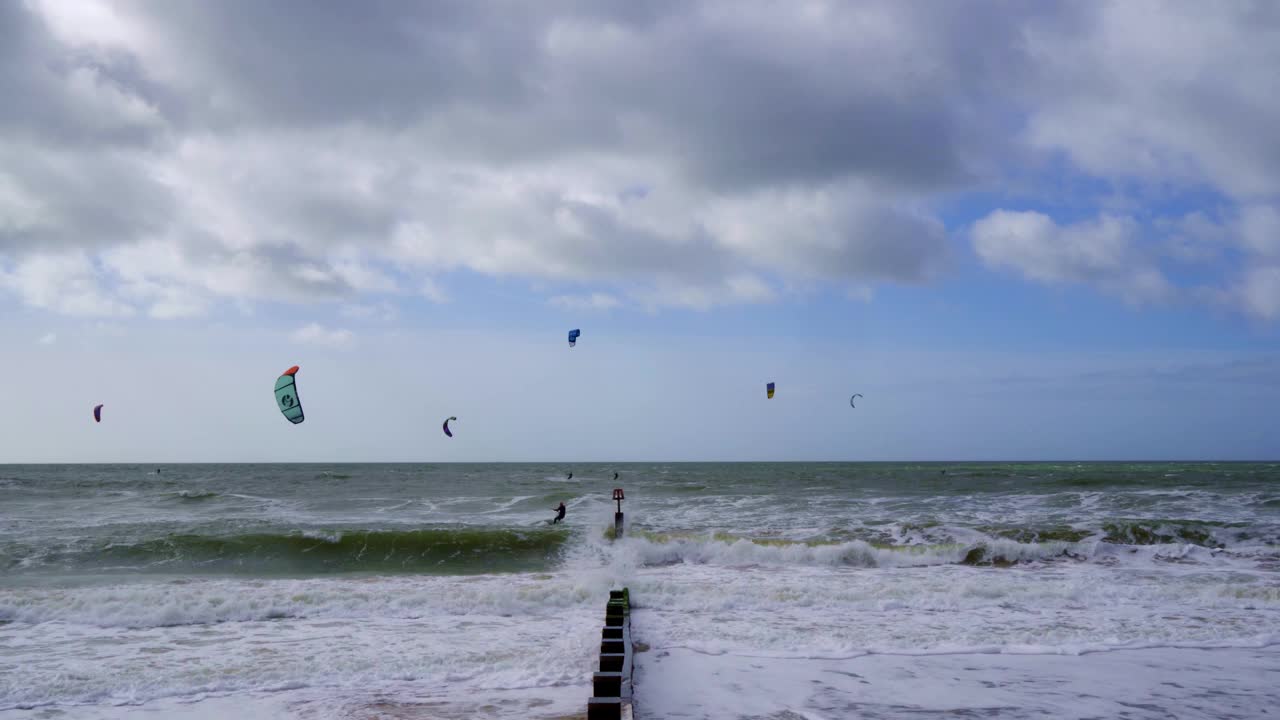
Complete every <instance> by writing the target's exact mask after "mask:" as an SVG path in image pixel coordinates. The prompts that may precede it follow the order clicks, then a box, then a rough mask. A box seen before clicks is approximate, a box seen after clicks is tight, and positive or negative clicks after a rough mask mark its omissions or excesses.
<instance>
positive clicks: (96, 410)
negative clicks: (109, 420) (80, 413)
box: [93, 405, 102, 422]
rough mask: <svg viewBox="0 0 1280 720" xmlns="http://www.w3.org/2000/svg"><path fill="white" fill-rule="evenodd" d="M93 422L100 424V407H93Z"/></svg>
mask: <svg viewBox="0 0 1280 720" xmlns="http://www.w3.org/2000/svg"><path fill="white" fill-rule="evenodd" d="M93 421H94V422H102V405H94V406H93Z"/></svg>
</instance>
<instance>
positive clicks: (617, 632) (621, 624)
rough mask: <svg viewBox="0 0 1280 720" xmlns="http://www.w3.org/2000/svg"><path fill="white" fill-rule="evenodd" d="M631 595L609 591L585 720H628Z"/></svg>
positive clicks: (630, 673)
mask: <svg viewBox="0 0 1280 720" xmlns="http://www.w3.org/2000/svg"><path fill="white" fill-rule="evenodd" d="M632 667H633V665H632V662H631V591H630V590H629V589H628V588H623V589H621V590H610V591H609V604H608V605H606V606H605V611H604V628H603V629H602V630H601V631H600V665H599V670H598V671H597V672H595V673H594V674H593V675H592V676H591V688H592V697H591V698H590V699H588V700H587V720H618V719H619V718H627V719H628V720H630V718H631V675H632Z"/></svg>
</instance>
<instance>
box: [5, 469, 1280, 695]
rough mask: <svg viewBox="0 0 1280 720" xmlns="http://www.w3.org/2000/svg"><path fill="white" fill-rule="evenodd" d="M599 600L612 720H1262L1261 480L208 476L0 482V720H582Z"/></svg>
mask: <svg viewBox="0 0 1280 720" xmlns="http://www.w3.org/2000/svg"><path fill="white" fill-rule="evenodd" d="M615 472H616V473H618V479H617V480H614V479H613V474H614V473H615ZM570 473H572V478H570V477H569V474H570ZM614 488H623V489H624V492H625V497H626V499H625V501H624V502H623V504H622V510H623V512H624V513H625V526H624V531H623V533H622V536H621V537H614V536H613V533H612V532H611V528H612V526H613V520H614V512H615V503H614V501H613V500H612V491H613V489H614ZM562 501H563V502H564V503H565V504H566V506H567V508H568V512H567V515H566V517H565V520H564V522H562V523H560V524H555V525H552V524H550V522H549V521H550V519H551V518H552V517H553V515H554V510H553V509H554V508H555V507H556V506H557V505H558V504H559V503H560V502H562ZM621 587H628V588H630V593H631V598H632V604H633V607H634V611H633V614H632V635H633V639H634V641H635V643H636V645H635V656H634V657H635V676H634V679H635V695H634V712H635V717H637V718H644V719H653V720H658V719H664V720H665V719H675V718H681V719H691V718H693V719H696V718H712V719H715V720H736V719H738V718H744V719H745V718H752V719H755V718H759V719H768V720H831V719H834V718H915V719H918V718H922V717H924V718H928V717H946V718H975V717H981V718H1023V717H1026V718H1032V717H1038V718H1045V717H1051V718H1170V717H1176V718H1260V717H1275V716H1276V715H1277V714H1280V464H1275V463H1256V464H1249V463H1197V464H1184V463H1073V462H1070V463H1068V462H1063V463H1035V464H1014V463H976V464H975V463H777V464H771V463H745V464H734V463H696V464H678V463H626V464H623V463H619V464H578V463H560V464H434V465H432V464H405V465H397V464H358V465H357V464H352V465H301V464H263V465H250V464H226V465H158V466H157V465H29V466H21V465H7V466H0V719H3V720H9V719H11V718H50V719H53V718H56V719H58V720H78V719H83V718H178V719H195V718H201V719H205V718H235V720H253V719H256V718H299V719H308V720H322V719H323V720H329V719H335V720H336V719H339V718H341V719H358V720H374V719H396V720H408V719H411V718H412V719H426V718H432V719H436V718H441V719H444V718H450V719H451V718H458V719H462V718H466V719H472V718H495V719H505V718H511V719H515V718H521V719H526V718H546V719H553V718H554V719H565V718H582V717H584V716H585V710H586V702H587V698H588V696H589V695H590V694H591V674H592V672H593V671H594V670H596V667H595V666H596V656H597V654H598V652H599V641H600V628H601V626H602V625H603V614H604V612H603V611H604V605H605V602H606V601H607V598H608V591H609V590H610V589H614V588H621Z"/></svg>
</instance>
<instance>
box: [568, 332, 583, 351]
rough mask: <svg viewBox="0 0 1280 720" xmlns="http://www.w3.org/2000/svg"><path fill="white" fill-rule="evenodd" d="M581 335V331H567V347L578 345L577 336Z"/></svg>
mask: <svg viewBox="0 0 1280 720" xmlns="http://www.w3.org/2000/svg"><path fill="white" fill-rule="evenodd" d="M581 334H582V331H581V330H578V329H574V330H570V331H569V347H573V346H574V345H577V344H578V336H579V335H581Z"/></svg>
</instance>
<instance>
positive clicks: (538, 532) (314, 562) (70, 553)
mask: <svg viewBox="0 0 1280 720" xmlns="http://www.w3.org/2000/svg"><path fill="white" fill-rule="evenodd" d="M568 538H569V533H568V532H567V531H563V530H560V529H558V528H557V529H551V528H547V529H538V528H531V529H522V530H514V529H499V528H474V527H472V528H465V527H464V528H432V529H421V530H372V531H364V530H327V529H311V530H306V531H294V532H287V533H274V532H256V533H243V534H229V535H201V534H177V533H175V534H167V535H163V536H161V537H156V538H150V539H141V540H136V541H131V542H102V541H97V542H89V541H84V542H80V543H77V544H74V545H72V546H70V547H60V548H51V547H43V548H41V547H31V546H25V545H12V544H11V545H7V546H5V547H3V548H0V567H3V566H7V567H8V568H9V569H22V570H24V571H33V570H36V571H38V570H70V569H75V570H86V569H87V570H95V571H106V572H111V571H121V570H123V571H130V572H140V571H141V572H208V573H232V574H239V573H250V574H252V573H265V574H292V573H334V572H447V573H458V574H470V573H482V572H511V571H521V570H538V569H544V568H547V567H550V566H551V565H552V564H553V563H554V561H555V560H556V558H557V557H558V556H559V554H560V551H561V549H562V547H563V546H564V544H565V542H566V541H567V540H568Z"/></svg>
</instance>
